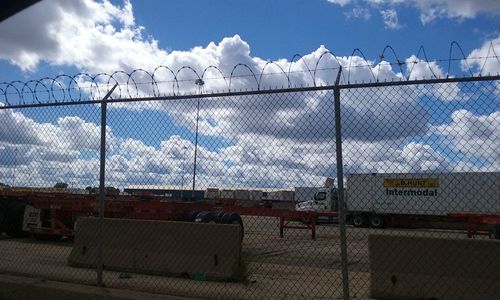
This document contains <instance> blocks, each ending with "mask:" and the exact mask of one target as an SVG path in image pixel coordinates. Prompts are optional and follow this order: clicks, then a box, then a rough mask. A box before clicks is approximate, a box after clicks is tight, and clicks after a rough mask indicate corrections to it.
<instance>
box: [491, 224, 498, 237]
mask: <svg viewBox="0 0 500 300" xmlns="http://www.w3.org/2000/svg"><path fill="white" fill-rule="evenodd" d="M490 239H494V240H500V225H493V226H492V227H491V229H490Z"/></svg>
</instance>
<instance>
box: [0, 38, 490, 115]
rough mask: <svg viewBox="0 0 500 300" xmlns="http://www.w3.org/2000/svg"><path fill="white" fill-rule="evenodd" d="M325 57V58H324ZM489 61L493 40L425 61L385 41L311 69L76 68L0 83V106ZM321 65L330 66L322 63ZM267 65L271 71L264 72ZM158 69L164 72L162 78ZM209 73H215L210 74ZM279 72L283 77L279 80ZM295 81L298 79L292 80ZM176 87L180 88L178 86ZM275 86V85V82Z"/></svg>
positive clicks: (313, 81)
mask: <svg viewBox="0 0 500 300" xmlns="http://www.w3.org/2000/svg"><path fill="white" fill-rule="evenodd" d="M454 49H456V50H455V51H459V54H460V55H461V56H460V58H454V57H453V53H454ZM358 55H359V56H358ZM388 55H391V56H392V57H393V60H392V61H391V60H386V58H387V56H388ZM328 57H329V59H330V61H329V62H328V61H327V62H324V61H325V60H326V59H327V58H328ZM353 58H361V59H362V62H364V64H359V60H357V63H356V64H353ZM488 59H494V60H496V62H497V63H499V64H500V57H499V56H498V55H497V53H496V51H495V48H494V46H493V43H492V42H491V43H490V45H489V47H488V52H487V54H486V56H478V57H466V56H465V54H464V52H463V50H462V48H461V46H460V45H459V44H458V43H457V42H455V41H453V42H452V43H451V44H450V48H449V56H448V58H447V59H434V60H429V59H428V56H427V53H426V51H425V48H424V46H420V48H419V49H418V51H417V54H416V55H415V56H413V59H411V60H410V59H407V60H404V61H402V60H400V59H399V57H398V55H397V53H396V51H395V50H394V48H393V47H392V46H390V45H387V46H385V47H384V49H383V50H382V52H381V54H380V55H379V57H378V60H377V61H374V62H371V61H369V60H368V59H366V56H365V55H364V53H363V52H362V51H361V50H360V49H359V48H355V49H354V50H353V51H352V53H351V56H349V57H348V58H347V59H346V58H345V57H342V56H338V55H336V54H335V53H334V52H332V51H329V50H326V51H324V52H323V53H322V54H321V55H320V56H319V57H318V58H317V59H316V60H315V61H313V63H314V67H313V68H311V65H309V64H308V62H307V59H306V58H305V57H304V56H302V55H300V54H295V55H294V56H293V57H292V59H291V60H290V61H288V62H287V64H288V66H286V65H285V64H284V63H282V62H275V61H267V62H266V63H265V64H264V65H263V66H262V67H261V68H260V70H257V69H256V67H255V66H250V65H248V64H245V63H238V64H236V65H234V66H233V67H232V69H231V71H230V72H229V75H226V74H225V73H224V72H223V71H222V70H221V69H220V68H219V67H218V66H215V65H209V66H208V67H206V68H204V69H203V70H202V71H201V72H198V71H197V70H196V69H195V68H193V67H192V66H182V67H180V68H178V69H173V68H171V67H169V66H165V65H160V66H158V67H156V68H155V69H154V70H153V71H152V72H150V71H147V70H145V69H133V70H131V71H128V72H127V71H115V72H113V73H98V74H89V73H85V72H81V73H78V74H75V75H72V76H71V75H67V74H62V75H57V76H55V77H44V78H41V79H38V80H33V79H32V80H28V81H19V80H15V81H11V82H0V103H3V105H4V106H12V105H26V104H43V103H58V102H78V101H89V100H101V99H102V97H103V96H104V95H105V94H106V93H107V92H108V91H109V90H110V88H111V87H112V86H114V85H117V88H116V89H115V92H114V93H113V95H112V97H111V98H113V99H127V98H141V97H161V96H176V95H180V94H187V93H198V94H201V93H206V91H207V90H206V89H205V87H206V84H205V83H206V82H216V81H219V83H214V84H212V85H211V89H209V92H212V93H213V92H214V91H220V90H223V91H228V92H231V91H234V90H235V89H238V86H239V87H240V90H241V89H242V88H241V86H242V85H243V86H246V90H248V89H249V86H251V85H253V86H254V89H256V90H261V89H262V88H263V84H265V83H267V84H268V85H270V84H271V83H270V82H266V81H265V80H264V78H272V80H270V81H271V82H272V81H274V82H275V84H278V83H281V84H282V86H281V87H282V88H293V87H297V86H299V87H304V86H314V87H317V86H318V85H325V84H326V85H328V82H329V81H326V80H324V79H325V78H324V77H318V74H319V73H320V72H324V71H330V72H333V73H334V74H333V75H332V76H330V77H331V78H330V77H328V78H329V79H331V81H332V82H333V80H334V78H336V75H335V72H338V70H339V69H340V67H339V66H342V73H341V83H343V84H351V83H353V82H352V78H351V72H354V71H355V70H356V69H366V70H368V71H369V72H368V76H369V77H370V80H361V81H360V82H363V83H370V82H380V81H381V80H382V81H387V80H388V78H383V77H382V78H381V70H382V67H383V66H390V67H391V69H393V68H394V67H396V68H397V69H399V73H397V72H396V71H397V70H393V73H394V74H395V76H398V79H399V80H410V79H413V80H415V78H413V77H412V74H413V72H414V68H415V66H416V65H418V64H424V65H425V68H426V69H427V70H428V71H429V74H430V78H421V79H440V78H443V77H445V78H449V77H454V76H457V74H451V67H452V63H453V62H457V61H458V62H460V64H461V66H460V69H461V70H463V71H464V72H466V73H467V74H468V75H467V76H470V77H474V76H482V75H483V71H484V69H485V66H486V61H487V60H488ZM469 61H480V62H481V61H482V65H481V68H480V69H479V72H476V75H474V72H473V69H472V67H471V64H469ZM443 62H447V63H448V65H447V70H446V73H444V75H443V76H439V75H437V74H436V73H437V71H438V70H439V72H440V73H443V72H442V71H441V68H440V65H439V64H442V63H443ZM310 63H311V62H310ZM297 64H302V66H301V69H299V70H297V67H296V68H295V70H292V66H294V65H295V66H297ZM324 64H329V65H327V66H324ZM476 64H477V63H476ZM405 65H406V66H407V72H405V71H404V70H403V66H405ZM477 65H478V64H477ZM270 68H273V69H272V70H271V71H268V70H269V69H270ZM240 70H242V71H243V73H241V71H240ZM266 71H267V72H266ZM162 73H165V74H163V76H162ZM185 73H187V74H185ZM200 74H201V75H200ZM214 74H215V75H217V74H218V75H220V76H215V75H214ZM497 74H498V72H497ZM497 74H487V75H497ZM297 75H300V76H297ZM273 76H274V77H273ZM278 76H280V77H281V78H282V79H281V81H280V79H279V78H280V77H278ZM283 76H284V77H283ZM168 77H170V79H168ZM283 79H284V80H283ZM320 79H323V80H320ZM297 80H300V81H299V82H298V83H297ZM389 80H394V78H390V79H389ZM417 80H418V79H417ZM235 82H238V84H235ZM354 82H355V83H358V80H354ZM186 83H190V84H191V85H186V86H185V84H186ZM181 85H183V86H182V87H181ZM276 88H278V87H277V86H276Z"/></svg>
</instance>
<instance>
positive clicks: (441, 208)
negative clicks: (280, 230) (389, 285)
mask: <svg viewBox="0 0 500 300" xmlns="http://www.w3.org/2000/svg"><path fill="white" fill-rule="evenodd" d="M343 198H344V203H345V216H346V222H347V223H348V224H350V225H353V226H355V227H372V228H384V227H405V228H412V227H413V228H419V227H428V228H449V229H460V228H465V227H467V226H469V225H470V226H472V225H473V224H468V222H472V221H471V220H475V222H477V223H481V222H483V223H485V224H482V225H485V226H486V225H487V226H486V227H490V228H491V230H493V231H495V232H496V231H498V224H500V172H473V173H472V172H471V173H432V174H429V173H390V174H388V173H386V174H376V173H371V174H349V175H347V176H346V188H345V189H344V197H343ZM296 210H298V211H316V212H321V211H338V210H339V201H338V190H337V188H335V187H323V188H318V189H317V192H316V193H315V195H314V199H311V200H307V201H303V202H299V203H297V204H296ZM484 220H486V221H484ZM479 225H481V224H479ZM483 227H484V226H483ZM468 229H469V228H468Z"/></svg>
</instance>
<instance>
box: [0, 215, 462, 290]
mask: <svg viewBox="0 0 500 300" xmlns="http://www.w3.org/2000/svg"><path fill="white" fill-rule="evenodd" d="M244 223H245V238H244V242H243V257H244V259H245V261H247V262H248V264H247V274H248V282H247V283H245V284H243V283H229V282H226V283H223V282H201V281H194V280H192V279H186V278H169V277H161V276H148V275H139V274H123V273H120V272H109V271H106V272H105V274H104V283H105V285H106V286H107V287H113V288H127V289H134V290H139V291H148V292H157V293H166V294H171V295H182V296H191V297H206V298H219V299H264V298H280V299H335V298H340V297H341V291H342V281H341V272H340V270H341V261H340V236H339V230H338V226H336V225H323V226H320V227H318V230H317V238H316V240H312V239H311V236H310V232H309V231H307V230H297V229H288V230H286V231H285V236H284V238H280V237H279V230H278V226H277V222H276V219H274V218H264V217H245V218H244ZM371 232H386V233H391V234H392V233H397V234H407V235H426V236H429V235H430V236H447V237H450V236H452V237H457V238H463V237H465V235H464V233H462V232H451V231H416V230H373V229H355V228H348V254H349V264H348V266H349V270H350V274H349V279H350V287H351V296H352V297H354V298H359V299H364V298H368V296H369V292H368V291H369V284H370V276H369V261H368V247H367V237H368V235H369V234H370V233H371ZM124 234H126V233H124ZM71 248H72V244H71V243H69V242H40V241H35V240H32V239H8V238H6V237H3V238H2V239H1V240H0V253H1V256H0V273H5V274H21V275H25V276H32V277H41V278H46V279H52V280H62V281H66V282H74V283H82V284H89V285H92V284H94V283H95V280H96V273H95V271H94V270H91V269H80V268H73V267H69V266H68V265H67V264H66V259H67V257H68V256H69V253H70V251H71ZM388 251H390V247H388Z"/></svg>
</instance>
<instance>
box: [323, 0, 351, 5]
mask: <svg viewBox="0 0 500 300" xmlns="http://www.w3.org/2000/svg"><path fill="white" fill-rule="evenodd" d="M327 1H328V2H330V3H333V4H338V5H340V6H345V5H347V4H349V3H351V2H352V1H351V0H327Z"/></svg>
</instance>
